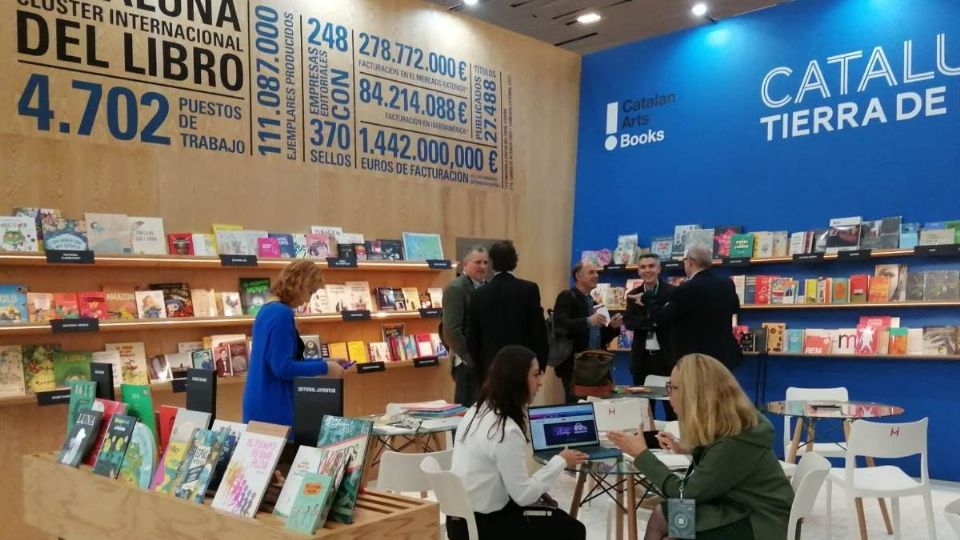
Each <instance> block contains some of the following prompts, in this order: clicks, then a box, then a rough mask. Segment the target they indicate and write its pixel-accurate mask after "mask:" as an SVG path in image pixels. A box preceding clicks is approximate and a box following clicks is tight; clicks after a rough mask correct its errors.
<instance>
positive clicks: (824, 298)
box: [817, 277, 833, 304]
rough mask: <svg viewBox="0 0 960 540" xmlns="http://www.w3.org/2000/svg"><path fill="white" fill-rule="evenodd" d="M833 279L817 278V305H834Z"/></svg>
mask: <svg viewBox="0 0 960 540" xmlns="http://www.w3.org/2000/svg"><path fill="white" fill-rule="evenodd" d="M832 295H833V278H824V277H820V278H817V303H818V304H831V303H833V298H832Z"/></svg>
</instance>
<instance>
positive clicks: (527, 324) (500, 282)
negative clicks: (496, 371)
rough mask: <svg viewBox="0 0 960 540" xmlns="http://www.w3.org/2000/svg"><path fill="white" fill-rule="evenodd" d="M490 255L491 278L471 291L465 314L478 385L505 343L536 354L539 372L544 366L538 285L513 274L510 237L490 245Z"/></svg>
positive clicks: (544, 336)
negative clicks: (468, 309) (521, 346)
mask: <svg viewBox="0 0 960 540" xmlns="http://www.w3.org/2000/svg"><path fill="white" fill-rule="evenodd" d="M489 255H490V264H491V266H493V272H494V276H493V279H491V280H490V283H488V284H486V285H484V286H483V287H481V288H480V289H478V290H477V291H475V292H474V293H473V298H471V300H470V312H469V313H470V315H469V316H468V317H467V324H468V325H469V326H467V350H468V351H469V353H470V359H471V360H472V361H473V363H474V365H475V366H476V369H477V380H478V383H479V385H480V386H481V387H482V386H483V381H484V378H485V377H486V372H487V368H488V367H489V366H490V363H491V362H492V361H493V357H494V356H495V355H496V354H497V353H498V352H500V349H502V348H503V347H505V346H507V345H523V346H524V347H527V348H528V349H530V350H532V351H533V352H534V353H536V355H537V361H538V362H539V363H540V371H541V372H542V371H543V370H544V368H545V367H546V365H547V329H546V326H545V325H544V320H543V308H542V307H541V306H540V288H539V287H537V284H536V283H534V282H532V281H527V280H525V279H519V278H517V277H516V276H514V275H513V270H514V269H515V268H516V267H517V260H518V257H517V250H516V248H514V247H513V242H511V241H510V240H502V241H500V242H497V243H495V244H493V245H492V246H490V251H489Z"/></svg>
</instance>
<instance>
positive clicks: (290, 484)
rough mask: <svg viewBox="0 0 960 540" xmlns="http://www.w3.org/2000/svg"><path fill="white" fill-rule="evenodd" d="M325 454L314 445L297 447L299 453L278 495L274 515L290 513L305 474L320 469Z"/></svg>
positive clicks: (287, 514) (283, 515)
mask: <svg viewBox="0 0 960 540" xmlns="http://www.w3.org/2000/svg"><path fill="white" fill-rule="evenodd" d="M323 454H324V451H323V450H321V449H320V448H314V447H312V446H306V445H301V446H300V448H298V449H297V455H296V456H295V457H294V458H293V463H292V464H291V465H290V472H289V473H287V480H286V481H285V482H284V483H283V488H282V489H281V490H280V495H279V496H278V497H277V503H276V504H275V505H274V507H273V515H275V516H280V517H284V518H285V517H288V516H289V515H290V509H291V508H292V507H293V501H294V499H295V498H296V496H297V492H298V490H299V489H300V483H301V482H303V478H304V476H306V475H307V474H308V473H316V472H317V471H318V470H320V463H321V461H322V459H323Z"/></svg>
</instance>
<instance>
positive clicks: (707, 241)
mask: <svg viewBox="0 0 960 540" xmlns="http://www.w3.org/2000/svg"><path fill="white" fill-rule="evenodd" d="M713 237H714V229H700V228H697V229H689V230H687V231H684V233H683V252H684V254H686V253H687V251H689V250H690V249H691V248H693V247H702V248H704V249H706V250H707V252H708V253H710V256H711V257H713V256H714V253H713Z"/></svg>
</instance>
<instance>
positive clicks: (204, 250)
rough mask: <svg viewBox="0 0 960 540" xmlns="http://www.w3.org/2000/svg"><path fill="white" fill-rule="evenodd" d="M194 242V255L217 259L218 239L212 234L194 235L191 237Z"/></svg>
mask: <svg viewBox="0 0 960 540" xmlns="http://www.w3.org/2000/svg"><path fill="white" fill-rule="evenodd" d="M190 238H191V240H192V241H193V254H194V255H196V256H198V257H216V256H217V239H216V237H215V236H213V235H212V234H207V233H193V234H191V235H190Z"/></svg>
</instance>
